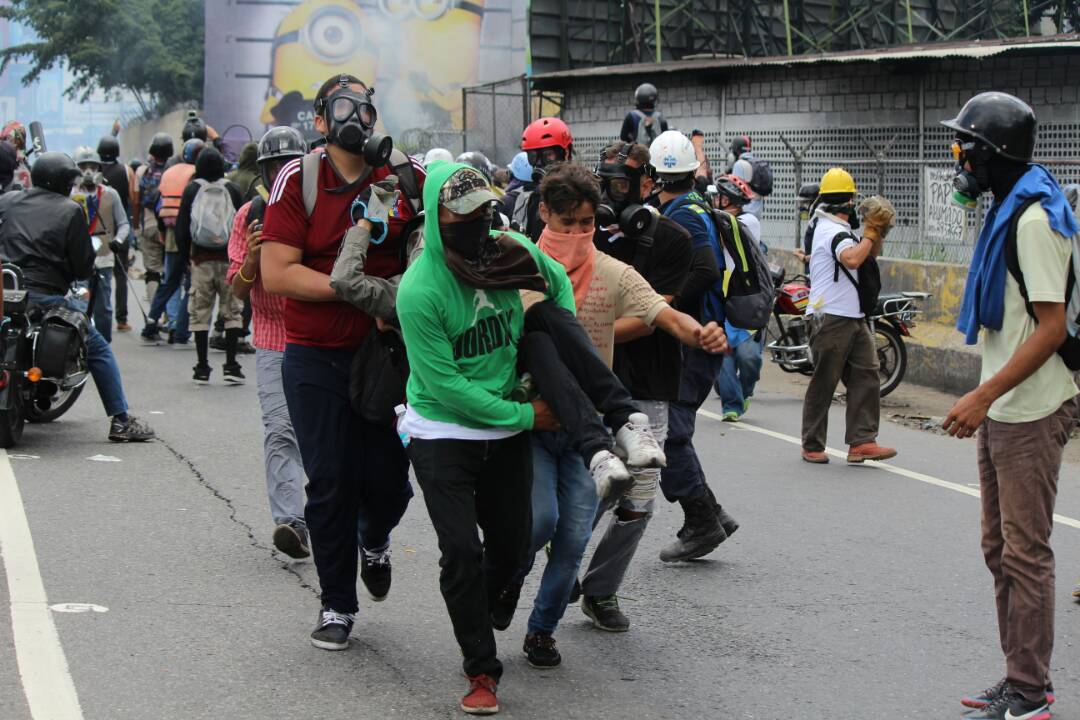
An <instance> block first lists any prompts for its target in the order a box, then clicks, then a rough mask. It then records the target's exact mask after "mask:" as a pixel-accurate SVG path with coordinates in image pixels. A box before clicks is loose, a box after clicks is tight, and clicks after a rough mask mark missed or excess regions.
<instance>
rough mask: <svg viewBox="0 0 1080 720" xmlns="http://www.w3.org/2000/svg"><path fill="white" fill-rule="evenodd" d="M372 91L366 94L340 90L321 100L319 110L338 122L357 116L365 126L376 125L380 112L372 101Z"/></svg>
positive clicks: (344, 121)
mask: <svg viewBox="0 0 1080 720" xmlns="http://www.w3.org/2000/svg"><path fill="white" fill-rule="evenodd" d="M370 97H371V94H370V92H369V93H367V94H365V95H357V94H355V93H352V92H341V91H340V90H339V91H338V92H336V93H334V94H333V95H331V96H330V97H328V98H324V99H323V100H320V101H319V107H318V108H316V110H318V112H320V113H322V112H325V113H326V115H327V117H329V118H330V120H332V121H334V122H338V123H346V122H349V120H351V119H352V118H354V117H355V118H356V120H357V122H359V123H360V124H361V125H363V126H364V127H365V128H368V129H370V128H373V127H375V123H376V121H377V120H378V119H379V114H378V112H377V111H376V110H375V106H374V105H372V104H371V102H370Z"/></svg>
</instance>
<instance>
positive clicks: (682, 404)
mask: <svg viewBox="0 0 1080 720" xmlns="http://www.w3.org/2000/svg"><path fill="white" fill-rule="evenodd" d="M721 362H722V357H721V356H718V355H710V354H709V353H707V352H705V351H704V350H697V349H694V348H688V347H684V348H683V365H682V379H681V380H680V382H679V399H678V400H676V401H675V402H673V403H671V404H670V405H669V406H668V436H667V440H666V441H665V442H664V454H665V455H667V467H665V468H664V469H663V470H662V471H661V472H660V489H661V490H662V491H663V493H664V497H665V498H667V500H668V502H677V501H679V500H685V499H688V498H692V497H696V496H698V495H701V494H702V493H704V492H705V490H706V488H707V487H708V485H707V484H706V482H705V471H704V470H702V468H701V461H700V460H699V459H698V456H697V451H696V450H694V429H695V427H696V421H697V411H698V409H699V408H700V407H701V406H702V404H704V402H705V400H706V399H708V397H709V393H710V392H711V391H712V387H713V383H714V382H715V381H716V376H717V373H718V372H719V371H720V364H721Z"/></svg>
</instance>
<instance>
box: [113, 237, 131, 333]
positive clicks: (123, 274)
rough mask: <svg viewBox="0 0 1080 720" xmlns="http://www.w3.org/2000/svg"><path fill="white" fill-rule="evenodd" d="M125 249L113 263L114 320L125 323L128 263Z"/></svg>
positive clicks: (126, 317) (126, 315)
mask: <svg viewBox="0 0 1080 720" xmlns="http://www.w3.org/2000/svg"><path fill="white" fill-rule="evenodd" d="M127 259H128V258H127V251H126V250H125V251H124V252H123V254H120V255H117V256H116V262H115V263H114V264H113V285H114V286H115V287H114V289H115V290H116V322H118V323H126V322H127V319H128V308H127V306H128V274H127V272H128V264H127Z"/></svg>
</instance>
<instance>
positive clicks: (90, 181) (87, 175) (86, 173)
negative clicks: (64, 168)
mask: <svg viewBox="0 0 1080 720" xmlns="http://www.w3.org/2000/svg"><path fill="white" fill-rule="evenodd" d="M101 181H102V175H101V172H100V171H98V170H92V169H91V168H85V169H84V170H83V171H82V175H81V176H80V180H79V183H80V184H81V185H82V186H83V187H84V188H86V189H87V190H90V189H92V188H93V187H94V186H96V185H98V184H100V183H101Z"/></svg>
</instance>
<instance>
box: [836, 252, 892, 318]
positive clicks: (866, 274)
mask: <svg viewBox="0 0 1080 720" xmlns="http://www.w3.org/2000/svg"><path fill="white" fill-rule="evenodd" d="M844 240H854V241H855V242H856V243H858V242H859V238H857V237H855V236H854V235H853V234H852V233H849V232H847V231H845V232H839V233H836V235H835V236H833V239H832V257H833V282H840V273H841V272H843V273H844V274H845V275H847V279H848V280H850V281H851V284H852V285H854V286H855V290H856V291H857V292H858V295H859V310H860V312H862V314H863V315H865V316H866V317H870V316H871V315H873V314H874V311H875V310H876V309H877V301H878V296H879V295H880V294H881V271H880V270H879V269H878V264H877V260H875V259H874V258H873V257H871V256H869V255H868V256H867V257H866V262H864V263H863V264H862V265H860V266H859V269H858V270H857V271H856V272H857V275H858V279H857V280H856V279H855V275H852V274H851V271H850V270H848V268H847V266H846V265H844V263H842V262H840V258H838V257H836V248H837V247H839V246H840V243H841V242H843V241H844Z"/></svg>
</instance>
